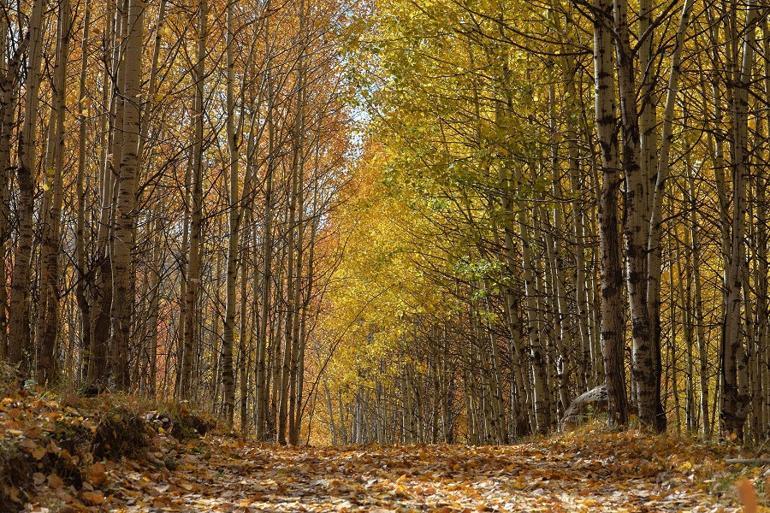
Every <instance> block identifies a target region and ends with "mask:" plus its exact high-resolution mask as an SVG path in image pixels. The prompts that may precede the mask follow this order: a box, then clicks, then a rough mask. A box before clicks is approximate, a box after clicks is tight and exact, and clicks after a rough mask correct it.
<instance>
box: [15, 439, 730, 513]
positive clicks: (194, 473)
mask: <svg viewBox="0 0 770 513" xmlns="http://www.w3.org/2000/svg"><path fill="white" fill-rule="evenodd" d="M179 449H180V452H183V453H184V454H182V455H177V454H176V453H175V451H171V453H170V454H165V455H162V456H163V457H164V458H166V460H167V461H168V460H169V459H173V460H175V464H173V465H170V466H171V467H175V468H174V470H168V469H166V468H163V470H158V468H157V467H156V468H151V467H149V466H147V464H146V463H142V464H140V463H132V462H125V461H124V462H122V463H109V464H108V466H107V471H106V483H107V484H105V485H104V486H102V487H101V489H102V490H103V499H104V500H103V502H101V503H99V504H91V506H90V508H89V509H91V510H93V511H96V510H101V511H121V512H201V513H203V512H210V511H221V512H243V513H247V512H248V513H252V512H283V511H292V512H295V511H296V512H302V511H312V512H327V511H340V512H345V511H348V512H363V511H369V512H378V513H384V512H388V511H398V512H410V511H434V512H450V511H451V512H475V511H527V512H535V511H543V512H554V513H558V512H566V511H570V512H571V511H576V512H581V511H585V512H588V511H591V512H595V511H608V512H609V511H612V512H614V513H618V512H652V511H702V512H705V511H731V509H730V508H729V507H727V508H724V509H720V506H719V505H718V504H717V500H718V499H717V497H716V496H715V495H714V490H715V487H716V486H718V483H717V480H715V479H710V478H709V476H714V475H715V473H716V472H718V470H719V466H720V465H721V464H720V463H719V462H720V461H721V455H719V454H716V453H715V452H713V451H712V450H711V449H706V448H702V447H696V446H692V445H688V444H685V443H682V442H677V441H675V440H672V439H664V438H650V437H642V436H640V435H638V434H634V433H628V434H612V435H604V434H598V435H591V434H590V433H588V434H583V435H580V437H576V436H572V437H561V438H555V439H549V440H544V441H538V442H533V443H527V444H522V445H517V446H511V447H502V448H501V447H482V448H473V447H464V446H428V447H402V448H354V449H327V448H302V449H291V448H276V447H274V446H268V445H261V446H257V445H252V444H246V443H242V442H239V441H237V440H235V439H231V438H221V437H219V438H209V439H207V440H205V441H203V442H201V441H196V442H191V443H190V444H188V445H186V446H184V447H183V448H182V447H179ZM81 495H82V494H81ZM86 497H88V496H86ZM49 499H50V497H49ZM80 500H83V499H82V496H81V498H80ZM92 502H97V503H98V502H100V498H99V496H98V495H97V496H96V500H95V501H92ZM86 503H87V501H86ZM49 504H50V503H49ZM30 509H32V510H34V507H32V508H30ZM78 509H79V508H78ZM38 511H39V510H38ZM49 511H51V509H49Z"/></svg>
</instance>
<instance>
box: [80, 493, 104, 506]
mask: <svg viewBox="0 0 770 513" xmlns="http://www.w3.org/2000/svg"><path fill="white" fill-rule="evenodd" d="M80 498H81V499H83V500H84V501H85V502H87V503H88V504H91V505H92V506H98V505H100V504H103V503H104V494H103V493H102V492H100V491H99V490H97V491H95V492H81V493H80Z"/></svg>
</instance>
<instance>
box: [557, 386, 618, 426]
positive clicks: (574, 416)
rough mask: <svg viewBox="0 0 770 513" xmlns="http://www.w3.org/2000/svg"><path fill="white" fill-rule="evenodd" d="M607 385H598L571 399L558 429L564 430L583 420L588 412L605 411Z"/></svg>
mask: <svg viewBox="0 0 770 513" xmlns="http://www.w3.org/2000/svg"><path fill="white" fill-rule="evenodd" d="M607 402H608V397H607V386H606V385H600V386H598V387H596V388H592V389H591V390H589V391H588V392H585V393H584V394H581V395H579V396H578V397H576V398H575V400H573V401H572V403H571V404H570V405H569V408H567V411H565V412H564V416H563V417H562V419H561V421H559V430H560V431H566V430H569V429H571V428H574V427H576V426H578V425H580V424H581V423H583V422H585V420H586V419H587V418H588V414H589V412H591V411H593V412H604V411H607Z"/></svg>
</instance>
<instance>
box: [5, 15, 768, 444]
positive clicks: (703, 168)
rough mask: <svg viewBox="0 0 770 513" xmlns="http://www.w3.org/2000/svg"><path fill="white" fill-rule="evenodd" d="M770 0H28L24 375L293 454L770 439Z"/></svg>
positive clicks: (18, 168) (8, 270) (19, 271)
mask: <svg viewBox="0 0 770 513" xmlns="http://www.w3.org/2000/svg"><path fill="white" fill-rule="evenodd" d="M769 14H770V4H768V3H767V2H766V1H764V0H666V1H660V2H655V1H653V0H531V1H527V2H524V1H521V0H361V1H358V2H348V1H346V0H178V1H177V0H103V1H97V0H1V1H0V50H1V51H0V199H1V200H0V244H2V248H1V251H2V256H3V258H0V266H2V267H1V268H0V276H3V277H4V278H5V280H4V282H3V286H0V359H2V360H3V361H5V362H7V363H8V364H9V365H11V366H13V367H15V368H16V371H17V372H18V375H19V378H20V384H21V385H22V386H32V385H34V384H37V385H40V386H43V387H64V388H70V389H73V390H78V391H80V392H82V393H86V394H96V393H100V392H103V391H119V392H126V393H131V394H140V395H143V396H147V397H151V398H156V399H169V398H174V399H177V400H184V401H189V402H191V403H193V404H195V405H196V406H197V407H200V408H204V409H207V410H209V411H210V412H212V413H214V414H215V415H217V416H218V417H219V418H220V419H221V420H222V422H223V423H224V425H225V426H227V427H228V428H232V429H237V430H239V431H240V432H241V433H242V434H243V435H249V436H255V437H256V438H258V439H259V440H266V441H275V442H278V443H282V444H285V443H288V444H293V445H296V444H299V443H304V442H306V441H308V440H318V441H323V442H331V443H338V444H342V443H368V442H379V443H414V442H421V443H425V442H449V443H451V442H461V441H463V442H468V443H471V444H503V443H510V442H513V441H515V440H518V439H520V438H521V437H524V436H527V435H530V434H534V433H548V432H551V431H553V430H556V429H558V428H559V420H560V419H561V418H562V417H563V416H564V414H565V412H566V411H567V408H568V407H569V405H570V404H571V402H572V401H573V400H574V399H575V398H576V397H577V396H579V395H581V394H582V393H584V392H586V391H588V390H591V389H594V388H595V387H597V386H599V385H605V386H606V391H607V396H608V408H607V409H608V416H609V422H610V424H612V425H613V426H615V427H619V428H622V427H624V426H627V425H634V426H641V427H642V428H644V429H648V430H652V431H657V432H661V431H665V430H669V431H672V432H678V433H689V434H693V435H698V436H701V437H704V438H720V437H721V438H724V439H731V440H733V439H738V440H744V441H746V442H755V443H760V442H763V441H765V440H766V439H767V438H768V436H770V326H769V319H768V317H769V315H770V303H769V302H768V272H769V270H768V237H769V236H770V233H769V231H768V230H769V229H770V227H769V226H768V215H769V214H770V212H769V209H770V198H768V197H767V194H768V192H767V191H766V188H767V185H768V183H770V178H768V173H767V169H768V167H767V166H768V161H770V28H769V25H768V15H769Z"/></svg>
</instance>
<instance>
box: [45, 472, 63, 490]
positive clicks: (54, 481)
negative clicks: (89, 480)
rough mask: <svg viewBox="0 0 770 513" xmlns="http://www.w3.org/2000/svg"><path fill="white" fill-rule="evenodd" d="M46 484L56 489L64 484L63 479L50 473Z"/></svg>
mask: <svg viewBox="0 0 770 513" xmlns="http://www.w3.org/2000/svg"><path fill="white" fill-rule="evenodd" d="M48 486H49V487H50V488H53V489H54V490H56V489H58V488H62V487H63V486H64V481H63V480H62V478H60V477H59V476H57V475H56V474H51V475H49V476H48Z"/></svg>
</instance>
